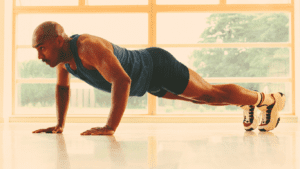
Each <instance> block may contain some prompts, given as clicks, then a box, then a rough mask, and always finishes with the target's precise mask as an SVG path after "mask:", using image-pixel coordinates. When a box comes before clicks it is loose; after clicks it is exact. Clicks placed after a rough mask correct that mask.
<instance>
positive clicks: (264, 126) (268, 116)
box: [258, 92, 285, 131]
mask: <svg viewBox="0 0 300 169" xmlns="http://www.w3.org/2000/svg"><path fill="white" fill-rule="evenodd" d="M271 96H272V97H273V98H274V99H275V103H274V104H272V105H266V104H265V105H261V106H258V109H259V110H260V111H261V112H262V122H261V124H260V125H259V126H258V129H259V130H260V131H270V130H273V129H274V128H276V127H277V125H278V123H279V121H280V117H279V111H281V110H282V109H283V108H284V105H285V96H284V94H282V93H280V92H278V93H273V94H271Z"/></svg>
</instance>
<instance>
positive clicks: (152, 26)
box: [12, 0, 296, 115]
mask: <svg viewBox="0 0 300 169" xmlns="http://www.w3.org/2000/svg"><path fill="white" fill-rule="evenodd" d="M294 4H295V3H294V0H291V3H290V4H227V3H226V0H220V1H219V4H218V5H215V4H212V5H157V4H156V0H148V5H109V6H89V5H87V0H78V6H16V0H14V1H13V15H12V24H13V25H12V96H13V97H12V115H15V114H16V112H15V110H16V107H15V106H16V99H17V98H18V97H17V95H16V93H17V91H16V90H17V88H16V86H17V84H20V83H21V84H22V83H56V79H55V78H53V79H46V78H45V79H43V78H39V79H21V78H16V51H17V49H18V48H31V46H28V45H16V18H17V15H18V14H25V13H31V14H39V13H43V14H45V13H49V14H51V13H147V14H148V44H126V45H124V44H123V45H122V44H118V45H120V46H122V47H130V48H145V47H199V48H219V47H220V48H226V47H260V48H262V47H263V48H268V47H288V48H290V51H291V62H290V64H291V65H290V69H291V71H290V72H291V73H290V77H284V78H282V77H278V78H276V77H272V78H260V77H258V78H205V80H206V81H208V82H209V83H223V82H228V81H230V82H232V83H239V82H289V83H291V86H292V89H291V90H292V96H291V97H292V104H291V105H292V109H291V112H290V113H289V114H287V115H295V97H296V96H295V95H296V94H295V11H294ZM164 12H176V13H181V12H182V13H184V12H189V13H190V12H222V13H226V12H239V13H240V12H242V13H243V12H289V13H290V15H291V17H290V41H289V42H283V43H229V44H157V42H156V33H157V30H156V24H157V22H156V21H157V13H164ZM71 83H85V82H83V81H81V80H79V79H71ZM156 108H157V98H156V97H155V96H152V95H150V94H148V114H146V115H156V114H157V112H156Z"/></svg>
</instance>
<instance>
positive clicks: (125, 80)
mask: <svg viewBox="0 0 300 169" xmlns="http://www.w3.org/2000/svg"><path fill="white" fill-rule="evenodd" d="M123 81H124V83H126V84H129V85H131V78H130V77H128V78H126V79H124V80H123Z"/></svg>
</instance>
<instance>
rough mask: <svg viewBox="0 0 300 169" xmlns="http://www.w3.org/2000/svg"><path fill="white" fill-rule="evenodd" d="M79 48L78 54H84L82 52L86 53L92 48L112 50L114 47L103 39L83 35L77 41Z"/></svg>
mask: <svg viewBox="0 0 300 169" xmlns="http://www.w3.org/2000/svg"><path fill="white" fill-rule="evenodd" d="M77 47H78V52H82V50H83V51H85V50H87V49H88V50H87V51H90V50H91V48H93V49H94V50H111V49H112V45H111V43H110V42H109V41H107V40H105V39H103V38H101V37H97V36H93V35H89V34H82V35H81V36H79V38H78V40H77Z"/></svg>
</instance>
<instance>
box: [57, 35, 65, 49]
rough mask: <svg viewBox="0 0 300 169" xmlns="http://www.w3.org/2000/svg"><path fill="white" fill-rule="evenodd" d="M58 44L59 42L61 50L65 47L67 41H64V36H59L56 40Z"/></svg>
mask: <svg viewBox="0 0 300 169" xmlns="http://www.w3.org/2000/svg"><path fill="white" fill-rule="evenodd" d="M56 42H57V44H58V46H59V47H60V48H61V47H62V46H63V45H64V42H65V41H64V38H63V37H62V36H58V37H57V38H56Z"/></svg>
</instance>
